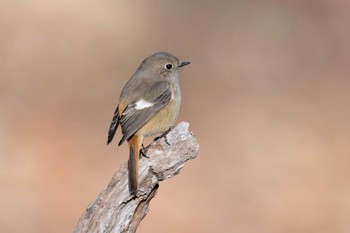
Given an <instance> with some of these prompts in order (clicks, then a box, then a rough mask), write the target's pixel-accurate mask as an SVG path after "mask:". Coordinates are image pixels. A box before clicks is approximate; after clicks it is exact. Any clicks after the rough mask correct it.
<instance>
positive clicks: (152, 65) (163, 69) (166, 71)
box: [139, 52, 190, 77]
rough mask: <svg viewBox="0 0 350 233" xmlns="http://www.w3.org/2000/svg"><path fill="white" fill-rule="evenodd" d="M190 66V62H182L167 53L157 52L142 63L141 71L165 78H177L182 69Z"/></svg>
mask: <svg viewBox="0 0 350 233" xmlns="http://www.w3.org/2000/svg"><path fill="white" fill-rule="evenodd" d="M188 64H190V62H188V61H183V62H181V61H180V60H179V59H178V58H177V57H175V56H174V55H172V54H170V53H167V52H157V53H155V54H153V55H151V56H149V57H147V58H146V59H145V60H143V62H142V63H141V65H140V67H139V70H143V71H145V70H147V71H151V72H152V73H153V72H155V73H156V74H159V75H160V76H163V77H165V76H166V77H172V76H176V74H177V73H178V72H179V70H180V69H181V67H183V66H185V65H188Z"/></svg>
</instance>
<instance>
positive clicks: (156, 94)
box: [119, 81, 172, 145]
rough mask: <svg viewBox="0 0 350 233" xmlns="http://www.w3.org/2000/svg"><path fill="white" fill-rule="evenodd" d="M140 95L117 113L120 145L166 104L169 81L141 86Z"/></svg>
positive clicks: (168, 94)
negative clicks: (120, 131)
mask: <svg viewBox="0 0 350 233" xmlns="http://www.w3.org/2000/svg"><path fill="white" fill-rule="evenodd" d="M140 92H142V95H139V96H138V98H136V99H135V100H133V101H131V102H130V103H129V104H128V105H127V106H126V108H125V110H124V111H123V113H122V114H120V113H119V115H120V119H119V124H120V126H121V127H122V132H123V138H122V139H121V140H120V142H119V145H121V144H122V143H123V142H124V141H125V140H127V139H129V138H130V137H131V136H132V135H133V134H134V133H135V132H136V131H138V130H139V129H141V128H142V126H144V125H145V124H146V123H147V122H148V121H149V120H150V119H151V118H152V117H153V116H154V115H155V114H156V113H157V112H159V110H161V109H162V108H163V107H164V106H166V105H167V104H168V103H169V101H170V100H171V95H172V94H171V90H170V85H169V82H167V81H160V82H156V83H155V84H154V85H150V86H147V85H146V86H143V88H142V91H141V90H140Z"/></svg>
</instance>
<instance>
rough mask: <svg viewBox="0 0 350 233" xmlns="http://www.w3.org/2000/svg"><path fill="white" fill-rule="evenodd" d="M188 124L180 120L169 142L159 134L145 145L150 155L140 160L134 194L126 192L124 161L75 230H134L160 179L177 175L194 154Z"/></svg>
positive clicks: (195, 150) (193, 141)
mask: <svg viewBox="0 0 350 233" xmlns="http://www.w3.org/2000/svg"><path fill="white" fill-rule="evenodd" d="M188 128H189V124H188V123H187V122H181V123H180V124H179V125H178V126H176V127H175V128H174V129H173V130H172V131H170V132H169V133H168V134H167V136H166V138H167V142H168V143H169V144H170V145H168V144H167V143H166V142H165V140H164V138H161V139H159V140H157V141H155V142H153V143H152V144H151V145H150V146H149V147H148V149H147V152H146V154H147V156H148V157H149V158H142V159H141V160H140V162H139V191H138V193H137V196H135V197H133V196H131V195H130V193H129V189H128V166H127V163H125V164H123V165H122V166H121V167H120V169H119V170H118V171H117V172H116V174H115V175H114V176H113V178H112V180H111V181H110V183H109V184H108V187H107V188H106V189H105V190H104V191H103V192H101V193H100V194H99V195H98V197H97V198H96V199H95V200H94V201H93V202H92V203H91V204H90V205H89V206H88V208H87V209H86V211H85V213H84V214H83V215H82V216H81V217H80V219H79V222H78V225H77V226H76V228H75V230H74V232H75V233H81V232H89V233H90V232H99V233H102V232H105V233H107V232H118V233H119V232H136V229H137V227H138V225H139V223H140V222H141V220H142V219H143V218H144V217H145V216H146V214H147V212H148V206H149V203H150V201H151V200H152V198H153V197H154V196H155V195H156V192H157V189H158V183H159V181H162V180H164V179H167V178H170V177H173V176H175V175H177V174H178V173H179V172H180V170H181V168H183V167H184V165H185V162H186V161H188V160H190V159H194V158H195V157H196V156H197V153H198V150H199V145H198V143H197V141H196V138H195V137H194V136H193V135H192V134H191V132H189V129H188Z"/></svg>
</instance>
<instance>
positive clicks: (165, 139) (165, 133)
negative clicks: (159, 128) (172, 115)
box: [153, 126, 174, 146]
mask: <svg viewBox="0 0 350 233" xmlns="http://www.w3.org/2000/svg"><path fill="white" fill-rule="evenodd" d="M173 128H174V126H171V127H170V128H169V129H167V130H166V131H165V132H164V133H162V135H160V136H158V137H156V138H154V140H153V141H157V140H158V139H161V138H164V141H165V143H166V144H168V146H170V143H169V142H168V139H167V137H166V135H167V134H168V133H169V132H170V131H171V130H172V129H173Z"/></svg>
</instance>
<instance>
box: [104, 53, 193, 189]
mask: <svg viewBox="0 0 350 233" xmlns="http://www.w3.org/2000/svg"><path fill="white" fill-rule="evenodd" d="M188 64H190V62H188V61H183V62H180V61H179V59H177V58H176V57H175V56H174V55H172V54H170V53H166V52H157V53H155V54H153V55H151V56H149V57H147V58H145V59H144V60H143V62H142V63H141V65H140V66H139V68H138V69H137V70H136V72H135V73H134V74H133V76H132V77H131V78H130V79H129V81H128V82H127V83H126V85H125V87H124V88H123V90H122V93H121V95H120V98H119V104H118V106H117V109H116V110H115V112H114V116H113V119H112V122H111V125H110V127H109V132H108V140H107V144H109V143H110V142H111V141H112V140H113V137H114V135H115V132H116V131H117V128H118V125H120V126H121V129H122V134H123V137H122V139H121V140H120V141H119V144H118V146H119V145H121V144H122V143H123V142H124V141H125V140H126V141H127V142H128V143H129V162H128V169H129V191H130V193H131V194H132V195H135V194H136V193H137V185H138V160H139V156H140V150H141V146H142V142H143V139H144V137H147V136H152V135H156V134H160V133H165V132H166V131H167V130H169V129H170V128H171V127H172V126H173V125H174V123H175V120H176V118H177V116H178V114H179V109H180V103H181V92H180V86H179V72H180V70H181V68H182V67H183V66H186V65H188Z"/></svg>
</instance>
